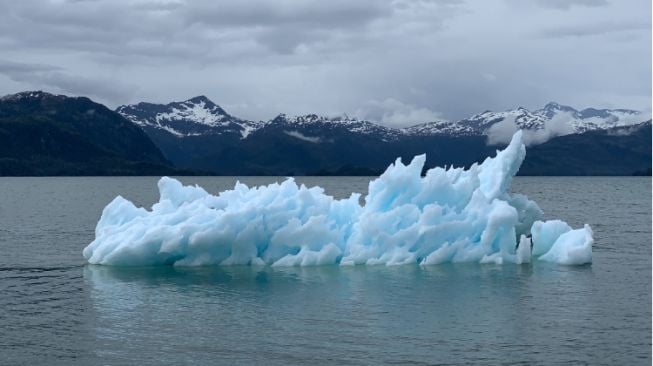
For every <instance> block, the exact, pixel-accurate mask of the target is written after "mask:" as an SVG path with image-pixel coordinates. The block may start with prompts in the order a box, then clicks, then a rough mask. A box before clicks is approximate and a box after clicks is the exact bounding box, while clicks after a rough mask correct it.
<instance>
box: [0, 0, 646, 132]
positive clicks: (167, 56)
mask: <svg viewBox="0 0 653 366" xmlns="http://www.w3.org/2000/svg"><path fill="white" fill-rule="evenodd" d="M34 89H41V90H46V91H50V92H55V93H63V94H69V95H86V96H89V97H91V98H93V99H95V100H97V101H99V102H102V103H105V104H107V105H108V106H109V107H116V106H118V105H120V104H126V103H135V102H139V101H149V102H169V101H173V100H185V99H188V98H190V97H193V96H196V95H201V94H204V95H206V96H207V97H209V98H211V99H212V100H213V101H214V102H216V103H218V104H220V105H221V106H222V107H224V108H225V109H226V110H227V111H228V112H230V113H231V114H234V115H236V116H239V117H243V118H250V119H256V120H267V119H270V118H272V117H274V116H275V115H277V114H278V113H281V112H284V113H287V114H303V113H309V112H311V113H318V114H327V115H335V114H342V113H347V114H349V115H353V116H358V117H363V118H369V119H373V120H376V121H379V122H382V123H384V124H387V125H393V126H398V125H406V124H408V125H410V124H414V123H416V122H425V121H431V120H435V119H439V118H440V119H460V118H464V117H468V116H469V115H471V114H474V113H478V112H482V111H484V110H487V109H490V110H505V109H509V108H514V107H517V106H524V107H526V108H531V109H536V108H539V107H541V106H543V105H544V104H545V103H546V102H548V101H550V100H555V101H558V102H560V103H563V104H569V105H572V106H575V107H580V108H583V107H588V106H593V107H624V108H634V109H640V110H650V103H651V1H650V0H476V1H464V0H432V1H430V0H418V1H404V0H393V1H384V0H357V1H354V0H330V1H324V0H314V1H313V0H301V1H300V0H297V1H291V0H270V1H266V0H254V1H235V0H233V1H215V0H130V1H127V0H20V1H2V2H0V94H9V93H15V92H18V91H22V90H34Z"/></svg>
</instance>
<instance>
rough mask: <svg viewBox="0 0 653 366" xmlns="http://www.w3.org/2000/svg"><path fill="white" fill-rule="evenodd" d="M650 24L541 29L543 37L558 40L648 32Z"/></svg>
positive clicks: (576, 25) (613, 24)
mask: <svg viewBox="0 0 653 366" xmlns="http://www.w3.org/2000/svg"><path fill="white" fill-rule="evenodd" d="M650 29H651V24H650V23H648V24H647V23H613V22H607V23H595V24H580V25H578V24H573V25H563V26H560V27H557V28H549V29H543V30H542V31H541V33H540V34H541V35H542V36H543V37H550V38H560V37H587V36H600V35H605V34H610V33H618V32H628V31H649V30H650Z"/></svg>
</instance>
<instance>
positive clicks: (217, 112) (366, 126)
mask: <svg viewBox="0 0 653 366" xmlns="http://www.w3.org/2000/svg"><path fill="white" fill-rule="evenodd" d="M117 112H118V113H120V114H121V115H123V116H124V117H126V118H127V119H128V120H130V121H132V122H133V123H135V124H137V125H139V126H141V127H143V128H145V129H158V130H161V131H166V132H169V133H171V134H173V135H174V136H176V137H189V136H200V135H229V134H235V135H238V136H239V138H240V139H246V138H248V137H249V136H250V135H251V134H252V133H254V132H256V131H259V130H262V129H265V128H269V127H271V128H274V129H283V131H285V132H286V133H287V134H288V135H289V136H295V137H297V138H299V139H302V138H304V140H305V141H322V140H325V141H326V140H328V137H329V136H328V135H330V134H332V133H335V132H338V133H342V132H348V133H352V134H356V135H369V136H377V137H378V138H379V139H380V140H382V141H390V140H395V139H397V138H400V137H401V136H482V135H487V134H488V133H489V130H490V128H491V127H492V126H493V125H495V124H497V123H499V122H502V121H504V120H506V119H508V120H510V121H514V123H515V125H516V126H517V127H518V128H520V129H526V130H542V129H546V128H548V127H550V126H551V125H553V124H555V125H556V126H557V127H556V129H557V130H560V125H564V126H566V127H565V128H564V130H565V131H566V132H565V133H583V132H586V131H592V130H605V129H609V128H613V127H620V126H629V125H633V124H637V123H640V122H642V121H645V120H647V119H649V118H650V116H648V115H644V114H643V113H641V112H638V111H633V110H628V109H594V108H587V109H583V110H580V111H579V110H576V109H574V108H572V107H570V106H565V105H561V104H558V103H555V102H550V103H548V104H547V105H545V106H544V108H541V109H538V110H535V111H530V110H528V109H526V108H523V107H518V108H516V109H511V110H507V111H502V112H492V111H485V112H482V113H479V114H475V115H473V116H471V117H469V118H466V119H463V120H460V121H435V122H426V123H422V124H418V125H415V126H411V127H406V128H401V129H397V128H391V127H385V126H382V125H380V124H377V123H374V122H371V121H367V120H360V119H357V118H350V117H348V116H346V115H344V116H338V117H325V116H319V115H316V114H307V115H300V116H287V115H285V114H280V115H278V116H277V117H275V118H273V119H271V120H269V121H248V120H244V119H240V118H237V117H234V116H232V115H230V114H228V113H227V112H226V111H225V110H224V109H222V108H221V107H220V106H218V105H216V104H215V103H213V102H212V101H211V100H209V99H208V98H207V97H205V96H198V97H195V98H191V99H188V100H186V101H183V102H172V103H169V104H165V105H162V104H152V103H138V104H132V105H126V106H121V107H119V108H118V109H117ZM302 136H303V137H302Z"/></svg>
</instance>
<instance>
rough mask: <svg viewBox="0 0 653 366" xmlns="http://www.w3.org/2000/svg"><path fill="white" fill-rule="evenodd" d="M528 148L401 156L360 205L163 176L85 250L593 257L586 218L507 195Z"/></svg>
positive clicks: (157, 259)
mask: <svg viewBox="0 0 653 366" xmlns="http://www.w3.org/2000/svg"><path fill="white" fill-rule="evenodd" d="M525 155H526V149H525V147H524V144H523V142H522V135H521V132H517V133H516V134H515V135H514V136H513V138H512V141H511V142H510V144H509V145H508V146H507V147H506V148H505V149H504V150H502V151H497V154H496V156H495V157H491V158H487V159H485V161H484V162H483V163H481V164H474V165H473V166H471V167H470V168H469V169H463V168H448V169H443V168H439V167H436V168H433V169H430V170H428V171H427V173H426V176H424V177H422V176H421V174H420V173H421V172H422V168H423V166H424V163H425V160H426V157H425V156H424V155H419V156H416V157H415V158H413V160H412V162H410V164H408V165H404V164H403V163H402V161H401V160H400V159H397V160H396V161H395V163H394V164H391V165H390V166H389V167H388V168H387V170H386V171H385V172H384V173H383V174H382V175H381V176H380V177H378V178H377V179H374V180H372V181H371V182H370V183H369V190H368V194H367V195H366V196H365V197H364V200H363V204H361V203H360V195H359V194H357V193H354V194H352V195H351V197H349V198H346V199H335V198H333V197H331V196H329V195H327V194H325V193H324V190H323V189H322V188H320V187H312V188H307V187H305V186H304V185H299V186H298V185H297V184H296V183H295V181H294V180H293V179H292V178H288V179H287V180H285V181H284V182H282V183H281V184H278V183H274V184H270V185H267V186H260V187H251V188H250V187H247V186H246V185H244V184H241V183H236V185H235V187H234V189H232V190H227V191H224V192H221V193H220V194H218V195H217V196H214V195H211V194H209V193H207V192H206V191H205V190H204V189H202V188H201V187H199V186H183V185H182V184H181V183H180V182H179V181H177V180H175V179H172V178H168V177H163V178H161V179H160V180H159V183H158V187H159V192H160V199H159V201H158V202H157V203H155V204H154V205H153V206H152V208H151V209H150V210H147V209H145V208H139V207H136V206H135V205H134V204H133V203H132V202H130V201H128V200H126V199H124V198H122V197H120V196H118V197H116V198H115V199H114V200H113V201H112V202H111V203H109V204H108V205H107V206H106V207H105V208H104V210H103V212H102V216H101V218H100V220H99V222H98V224H97V227H96V229H95V240H94V241H93V242H92V243H90V244H89V245H88V246H87V247H86V248H85V249H84V251H83V255H84V257H85V258H86V259H87V260H88V262H89V263H93V264H103V265H113V266H156V265H175V266H205V265H272V266H313V265H326V264H339V265H361V264H366V265H374V264H384V265H402V264H420V265H435V264H438V263H444V262H479V263H497V264H502V263H517V264H520V263H527V262H530V261H531V260H543V261H548V262H554V263H559V264H565V265H577V264H584V263H590V262H591V261H592V245H593V237H592V230H591V228H590V227H589V226H588V225H585V227H583V228H580V229H576V230H573V229H572V228H571V227H569V225H567V224H566V223H564V222H562V221H559V220H553V221H546V222H542V221H539V220H540V218H541V216H542V211H541V210H540V208H539V207H538V205H537V204H536V203H535V202H533V201H531V200H529V199H528V198H527V197H526V196H524V195H520V194H512V193H510V192H509V188H510V184H511V181H512V178H513V176H514V175H515V174H516V173H517V171H518V170H519V166H520V165H521V163H522V161H523V160H524V157H525ZM518 244H519V245H518ZM531 248H532V250H531Z"/></svg>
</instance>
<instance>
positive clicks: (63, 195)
mask: <svg viewBox="0 0 653 366" xmlns="http://www.w3.org/2000/svg"><path fill="white" fill-rule="evenodd" d="M235 179H236V178H230V177H206V178H202V177H188V178H182V180H183V181H184V182H185V183H198V184H200V185H202V186H203V187H205V188H206V189H207V190H209V191H210V192H213V193H217V192H219V191H221V190H224V189H226V188H231V187H233V184H234V182H235ZM241 180H242V181H244V182H246V183H248V184H262V183H269V182H272V181H274V180H277V179H275V178H270V177H265V178H255V177H249V178H243V179H241ZM299 180H300V181H302V182H305V183H307V184H308V185H316V184H318V185H321V186H322V187H325V188H326V191H327V193H330V194H332V195H335V196H337V197H344V196H349V194H350V193H351V192H352V191H358V192H363V193H364V192H365V190H366V188H367V182H368V178H324V177H315V178H300V179H299ZM513 191H515V192H521V193H525V194H527V195H528V196H529V197H531V198H533V199H535V200H536V201H537V202H538V203H539V205H540V206H541V207H542V208H543V209H544V211H545V215H546V216H547V218H560V219H563V220H566V221H568V222H569V223H570V224H572V226H575V227H578V226H580V225H582V224H583V223H585V222H587V223H589V224H591V225H592V228H593V229H594V232H595V239H596V244H595V247H594V263H593V264H592V265H591V266H582V267H564V266H556V265H549V264H544V263H534V264H530V265H521V266H517V265H504V266H497V265H477V264H462V265H461V264H456V265H440V266H432V267H426V268H420V267H418V266H400V267H383V266H371V267H363V266H362V267H355V268H339V267H337V266H326V267H314V268H284V269H277V268H275V269H272V268H247V267H233V268H229V267H228V268H224V267H223V268H216V267H211V268H195V269H175V268H158V269H115V268H106V267H99V266H89V265H85V264H84V260H83V258H82V256H81V251H82V248H83V247H84V246H86V244H88V243H89V242H90V241H91V240H93V236H94V233H93V230H94V227H95V223H96V222H97V220H98V218H99V215H100V213H101V211H102V208H103V207H104V206H105V205H106V204H107V203H108V202H109V201H110V200H111V199H113V197H114V196H116V195H118V194H121V195H123V196H125V197H126V198H128V199H131V200H134V201H135V202H136V203H138V204H139V205H147V206H149V205H151V204H152V203H153V202H154V201H155V200H156V199H157V197H158V196H157V191H156V178H149V177H137V178H132V177H130V178H120V177H115V178H0V253H1V255H0V364H2V365H39V364H45V365H52V364H64V365H69V364H83V365H87V364H88V365H94V364H97V365H123V364H132V365H161V364H174V365H177V364H189V363H194V364H237V363H241V364H265V365H269V364H309V363H310V364H326V363H332V364H379V363H385V364H504V363H505V364H524V365H534V364H547V365H549V364H592V365H595V364H605V365H616V364H621V365H636V364H641V365H650V364H651V179H650V178H636V177H633V178H530V177H520V178H517V179H516V180H515V182H514V184H513Z"/></svg>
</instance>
